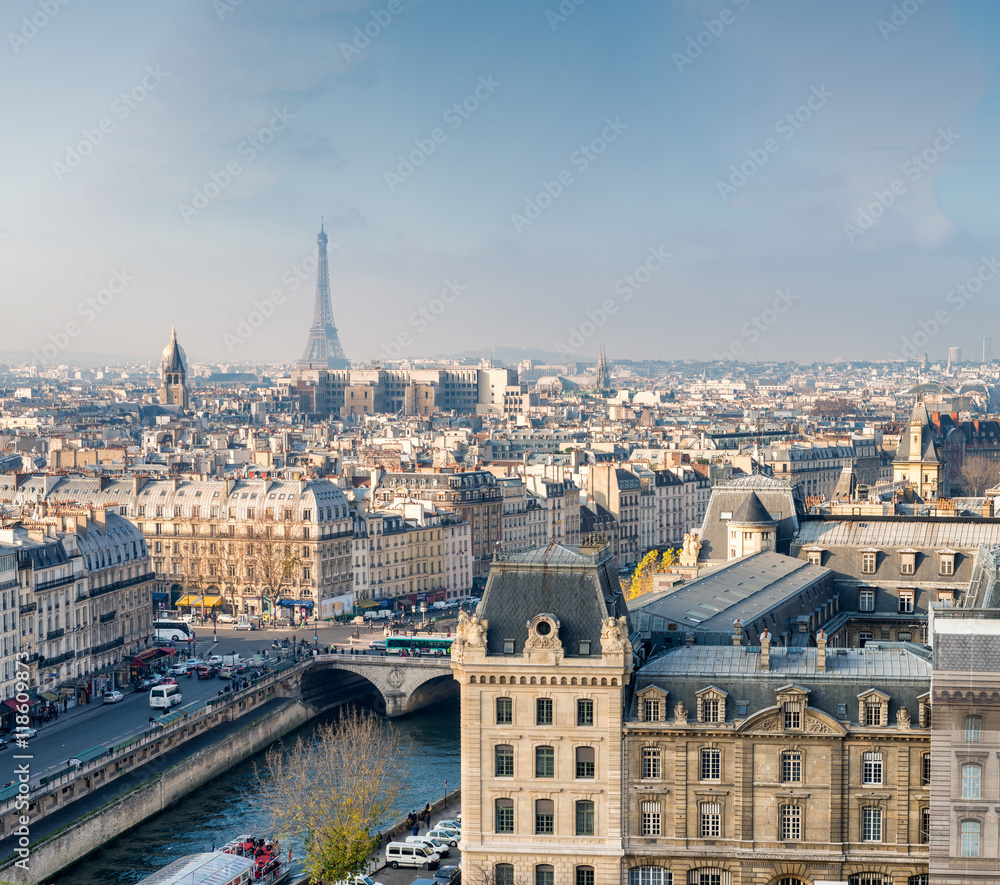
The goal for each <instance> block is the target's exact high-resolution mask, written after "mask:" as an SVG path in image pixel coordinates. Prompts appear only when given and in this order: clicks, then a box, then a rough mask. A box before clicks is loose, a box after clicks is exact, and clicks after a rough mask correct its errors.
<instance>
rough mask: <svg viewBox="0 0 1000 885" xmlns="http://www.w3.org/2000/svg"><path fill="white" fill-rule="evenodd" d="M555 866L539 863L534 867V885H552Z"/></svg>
mask: <svg viewBox="0 0 1000 885" xmlns="http://www.w3.org/2000/svg"><path fill="white" fill-rule="evenodd" d="M554 880H555V868H554V867H553V866H552V864H550V863H540V864H539V865H538V866H537V867H535V885H554Z"/></svg>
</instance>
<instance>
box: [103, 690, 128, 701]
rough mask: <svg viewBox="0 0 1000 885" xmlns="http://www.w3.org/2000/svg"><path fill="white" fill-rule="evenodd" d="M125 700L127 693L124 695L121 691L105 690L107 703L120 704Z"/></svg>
mask: <svg viewBox="0 0 1000 885" xmlns="http://www.w3.org/2000/svg"><path fill="white" fill-rule="evenodd" d="M124 700H125V695H123V694H122V693H121V692H120V691H106V692H104V703H105V704H120V703H121V702H122V701H124Z"/></svg>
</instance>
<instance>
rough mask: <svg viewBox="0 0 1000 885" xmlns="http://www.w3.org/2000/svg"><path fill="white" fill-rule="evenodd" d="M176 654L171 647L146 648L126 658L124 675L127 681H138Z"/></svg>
mask: <svg viewBox="0 0 1000 885" xmlns="http://www.w3.org/2000/svg"><path fill="white" fill-rule="evenodd" d="M176 654H177V650H176V649H173V648H147V649H146V650H145V651H141V652H139V654H137V655H133V656H132V657H131V658H129V659H128V669H127V671H126V672H125V674H124V675H125V676H126V678H127V679H128V681H129V682H139V681H140V680H141V679H145V678H146V677H147V676H148V675H149V674H150V673H152V672H153V671H154V670H157V669H159V667H160V666H161V665H162V664H163V663H164V662H165V661H167V660H169V659H170V658H172V657H173V656H174V655H176Z"/></svg>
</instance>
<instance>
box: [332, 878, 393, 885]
mask: <svg viewBox="0 0 1000 885" xmlns="http://www.w3.org/2000/svg"><path fill="white" fill-rule="evenodd" d="M334 885H382V883H381V882H376V881H375V880H374V879H372V878H371V877H370V876H351V878H349V879H341V880H340V881H339V882H336V883H334Z"/></svg>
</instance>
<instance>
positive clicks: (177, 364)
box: [160, 326, 187, 374]
mask: <svg viewBox="0 0 1000 885" xmlns="http://www.w3.org/2000/svg"><path fill="white" fill-rule="evenodd" d="M160 371H161V372H184V373H185V374H186V373H187V354H186V353H184V348H183V347H181V346H180V345H179V344H178V343H177V330H176V329H174V327H173V326H171V327H170V342H169V343H168V344H167V346H166V347H164V348H163V356H161V357H160Z"/></svg>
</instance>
